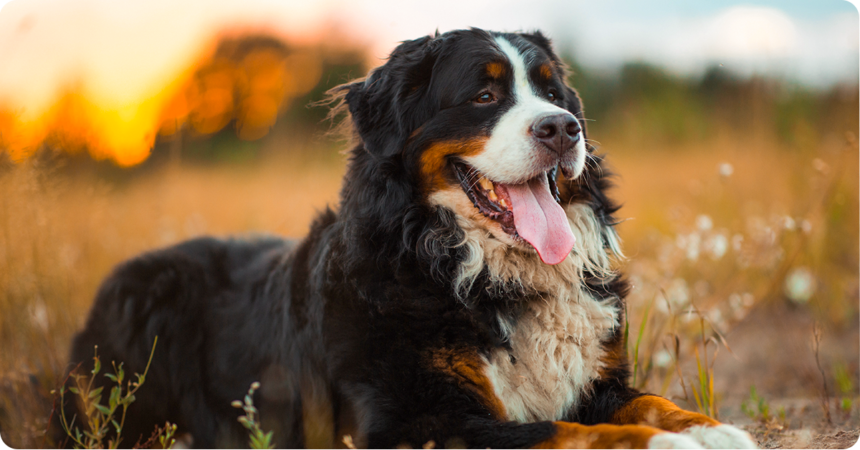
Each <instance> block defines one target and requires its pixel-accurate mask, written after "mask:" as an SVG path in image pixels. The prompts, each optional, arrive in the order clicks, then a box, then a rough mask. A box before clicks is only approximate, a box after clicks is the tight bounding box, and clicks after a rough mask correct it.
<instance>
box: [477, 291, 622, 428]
mask: <svg viewBox="0 0 860 450" xmlns="http://www.w3.org/2000/svg"><path fill="white" fill-rule="evenodd" d="M578 294H579V295H572V296H571V297H572V298H567V299H547V300H537V301H535V302H533V303H532V304H531V305H530V306H529V307H528V309H527V310H526V311H525V312H524V314H523V315H522V316H521V317H520V318H519V320H518V321H517V323H516V325H514V326H513V327H512V328H510V329H509V333H510V334H509V336H510V344H511V347H512V350H511V352H508V351H507V350H505V349H500V350H497V351H496V352H495V353H493V354H492V355H491V356H490V358H489V360H488V361H487V369H486V374H487V377H488V378H489V379H490V382H491V383H492V384H493V388H494V389H495V393H496V396H497V397H498V398H499V399H500V400H501V401H502V403H503V404H504V405H505V409H506V411H507V414H508V419H509V420H514V421H517V422H532V421H537V420H558V419H561V418H562V416H563V415H564V414H565V413H566V412H567V411H568V410H569V409H570V408H571V407H574V406H575V405H576V404H577V403H578V402H579V400H580V399H581V398H582V396H583V395H587V389H588V386H589V384H590V383H591V381H592V380H594V379H595V378H597V376H598V371H599V370H600V368H601V367H602V363H601V359H602V356H603V351H602V348H601V342H602V341H605V340H606V339H607V338H609V337H610V335H611V334H612V332H613V330H614V328H615V327H616V326H617V313H616V309H615V308H614V307H613V306H611V305H609V304H606V303H603V302H599V301H597V300H595V299H593V298H591V296H589V295H586V294H585V293H584V292H579V293H578ZM511 356H513V358H511Z"/></svg>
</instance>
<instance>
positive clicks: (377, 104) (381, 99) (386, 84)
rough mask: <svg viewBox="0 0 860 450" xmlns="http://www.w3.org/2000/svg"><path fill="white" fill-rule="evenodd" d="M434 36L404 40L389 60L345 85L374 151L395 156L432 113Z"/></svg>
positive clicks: (359, 129) (353, 113)
mask: <svg viewBox="0 0 860 450" xmlns="http://www.w3.org/2000/svg"><path fill="white" fill-rule="evenodd" d="M432 41H433V38H431V37H430V36H427V37H423V38H420V39H415V40H412V41H405V42H403V43H401V44H400V45H399V46H397V48H395V49H394V51H393V52H392V53H391V56H390V57H389V58H388V62H386V63H385V65H383V66H382V67H379V68H377V69H375V70H374V71H373V72H372V73H371V74H370V75H369V76H368V77H367V78H366V79H365V80H363V81H358V82H355V83H352V84H349V85H346V86H345V87H344V88H346V89H347V90H348V92H347V94H346V95H345V96H344V101H345V102H346V104H347V105H348V107H349V112H350V114H351V116H352V121H353V124H354V126H355V130H356V131H357V132H358V135H359V137H360V138H361V140H362V142H363V143H364V146H365V148H366V149H367V150H368V151H370V152H371V153H374V154H377V155H381V156H392V155H394V154H396V153H398V152H399V151H400V150H402V149H403V146H404V145H405V143H406V140H407V139H408V137H409V134H410V133H412V131H414V129H415V128H417V127H418V126H419V125H420V124H422V123H424V121H426V120H427V118H428V117H429V115H430V113H431V112H430V111H428V110H427V109H428V108H427V107H426V106H425V107H423V108H422V107H421V106H422V105H421V102H422V101H423V100H425V98H426V94H427V87H428V86H429V84H430V76H431V73H432V71H433V65H434V64H435V60H436V58H435V54H436V52H435V51H434V49H435V48H436V46H434V45H430V44H431V42H432Z"/></svg>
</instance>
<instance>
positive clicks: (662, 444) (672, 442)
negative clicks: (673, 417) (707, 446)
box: [648, 432, 702, 448]
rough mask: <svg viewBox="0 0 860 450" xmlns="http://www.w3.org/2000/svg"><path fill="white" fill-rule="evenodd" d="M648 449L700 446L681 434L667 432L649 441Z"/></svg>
mask: <svg viewBox="0 0 860 450" xmlns="http://www.w3.org/2000/svg"><path fill="white" fill-rule="evenodd" d="M648 448H702V446H701V445H700V444H699V443H698V442H696V441H695V440H693V439H690V438H689V437H687V436H684V435H683V434H679V433H668V432H667V433H660V434H658V435H655V436H654V437H652V438H651V439H649V440H648Z"/></svg>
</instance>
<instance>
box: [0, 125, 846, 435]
mask: <svg viewBox="0 0 860 450" xmlns="http://www.w3.org/2000/svg"><path fill="white" fill-rule="evenodd" d="M854 131H855V132H856V130H854ZM593 137H596V138H598V140H600V141H601V151H602V152H604V153H606V154H607V155H608V158H609V164H610V166H611V167H612V168H613V169H614V170H615V172H617V173H618V174H619V176H618V178H617V179H616V181H617V184H618V187H617V189H616V190H615V191H614V197H615V198H617V199H619V200H621V201H622V202H623V204H624V207H623V208H622V210H621V212H620V214H619V216H620V217H621V218H623V219H624V221H623V223H621V224H620V225H619V228H618V229H619V231H620V234H621V236H622V239H623V241H624V249H625V252H626V254H627V256H628V259H627V260H626V261H624V262H622V263H621V266H622V267H623V270H624V271H625V272H626V273H627V274H628V276H629V277H630V279H631V280H632V281H633V284H634V285H635V289H634V291H633V293H632V294H631V296H630V298H629V308H630V311H629V317H630V322H629V324H628V330H629V340H628V348H629V353H630V355H631V358H632V360H634V361H635V372H636V374H635V378H634V383H635V384H636V385H637V386H640V387H642V388H645V389H648V390H650V391H653V392H657V393H661V394H663V395H667V396H669V397H670V398H673V399H675V400H677V401H679V402H682V403H683V404H685V406H686V407H688V408H691V409H701V410H703V411H704V412H706V413H709V414H712V415H721V416H723V417H729V418H732V417H741V418H743V417H744V414H743V413H742V404H743V405H745V408H747V409H748V410H752V409H750V408H751V407H749V405H748V403H749V400H750V399H749V398H748V397H750V387H751V386H754V387H755V388H756V395H759V396H760V397H761V398H762V399H765V401H766V402H770V403H772V404H773V405H774V406H773V413H772V414H770V416H771V417H769V418H768V417H763V416H762V414H761V408H759V409H757V410H755V411H754V414H751V415H749V417H748V421H747V423H748V424H749V423H753V424H754V423H758V424H759V425H757V426H759V431H760V432H759V434H757V436H758V437H760V438H761V436H765V437H764V438H762V439H766V438H767V436H771V437H772V436H773V435H774V434H775V433H785V432H786V431H784V430H783V429H785V430H790V429H792V427H793V428H794V429H804V427H805V428H809V427H811V426H819V425H820V424H821V423H823V422H822V421H823V420H824V419H821V418H817V419H816V417H818V416H816V415H815V414H814V411H813V412H809V411H807V412H804V411H802V410H800V409H798V410H797V414H798V415H800V416H798V417H801V422H803V418H804V417H805V418H806V421H805V422H803V423H801V424H799V425H798V422H797V421H796V420H795V422H792V420H793V419H792V417H794V416H792V414H793V413H792V412H791V411H793V410H791V409H789V410H788V411H789V412H786V413H785V414H784V417H783V419H784V420H783V422H779V423H780V424H781V425H780V426H781V427H783V428H780V430H783V431H774V430H775V428H772V426H771V425H768V424H772V423H773V422H772V421H770V422H769V421H768V420H770V419H774V418H779V417H780V415H779V414H777V413H776V411H777V410H778V409H779V408H780V406H779V405H780V404H781V403H780V402H781V401H783V400H785V402H789V401H795V400H797V399H807V400H808V399H811V403H809V401H808V402H807V407H808V404H812V405H813V406H812V408H813V410H814V409H815V408H818V410H820V409H821V408H822V407H821V406H816V405H819V404H820V403H822V402H819V401H818V400H816V399H817V398H823V396H824V392H823V387H822V386H823V384H822V382H823V381H824V380H827V382H828V386H829V391H828V392H827V394H826V395H827V397H829V398H834V399H835V400H834V401H833V402H831V403H832V404H830V405H829V408H830V409H832V413H833V416H834V418H833V419H831V422H834V423H836V426H842V427H843V428H844V427H848V428H850V429H853V430H856V429H857V428H858V413H857V411H856V406H854V405H856V403H857V396H858V391H857V388H858V385H860V383H858V382H857V376H858V353H860V350H858V341H860V335H858V320H857V319H858V245H860V241H858V230H860V228H858V190H860V188H858V149H857V143H856V138H855V137H854V135H853V134H850V133H848V134H846V135H839V134H835V135H832V136H829V137H828V138H827V139H823V140H822V141H821V142H820V143H819V144H817V145H816V146H814V147H813V148H810V149H808V150H804V151H797V150H786V149H785V148H783V145H782V144H781V143H780V141H779V139H778V138H776V137H774V136H771V135H768V134H766V133H758V134H756V133H750V134H743V135H739V134H737V133H732V132H731V131H727V132H725V133H718V134H717V135H716V136H714V137H712V138H710V139H708V140H706V141H702V142H696V143H694V144H690V143H681V144H675V145H659V146H658V145H656V144H653V145H648V144H647V143H642V142H634V141H633V140H632V139H618V140H616V141H613V140H611V139H608V138H603V139H601V137H600V136H593ZM262 142H263V143H262V144H261V145H262V149H261V151H260V153H259V154H260V156H258V157H256V158H252V159H248V160H246V161H242V162H238V163H235V162H233V163H211V162H210V163H199V162H194V163H191V162H187V161H181V160H180V161H178V162H177V161H173V162H166V161H162V162H159V163H153V164H150V165H149V166H148V167H147V168H146V169H145V170H143V169H141V170H137V171H131V172H128V173H123V174H122V175H121V176H116V175H113V176H104V175H103V174H100V173H99V172H97V171H92V170H79V169H76V168H75V167H69V166H68V165H66V166H63V165H59V166H58V164H57V161H56V160H54V159H52V158H39V159H31V160H29V161H26V162H24V163H21V164H11V163H10V164H7V165H5V166H4V167H3V168H2V169H0V311H2V314H0V348H2V349H3V351H2V352H0V412H2V415H0V427H2V432H3V439H4V441H5V442H6V443H7V444H9V445H12V446H16V447H20V446H24V447H34V446H41V445H42V441H41V437H40V436H41V435H40V433H42V432H43V431H44V428H45V425H46V422H47V419H48V415H49V414H50V408H51V404H50V401H51V397H50V395H49V394H48V392H49V391H50V390H51V389H54V388H55V387H57V385H58V383H59V381H60V380H61V376H62V375H63V372H64V371H65V370H66V358H67V351H68V347H69V344H70V339H71V337H72V336H73V335H74V333H75V332H76V331H77V330H79V329H80V328H81V327H82V325H83V323H84V320H85V317H86V314H87V311H88V308H89V306H90V304H91V301H92V298H93V295H94V293H95V290H96V288H97V286H98V284H99V283H100V281H101V280H102V279H103V278H104V277H105V276H106V275H107V274H108V272H109V271H110V270H111V268H112V267H113V266H114V265H116V264H117V263H119V262H121V261H123V260H124V259H126V258H129V257H132V256H134V255H136V254H138V253H140V252H142V251H146V250H148V249H152V248H156V247H160V246H165V245H169V244H172V243H175V242H178V241H181V240H184V239H187V238H190V237H194V236H198V235H202V234H215V235H229V234H240V233H248V232H268V233H276V234H281V235H286V236H294V237H300V236H302V235H303V234H304V233H305V232H306V231H307V229H308V224H309V222H310V220H311V219H312V217H313V216H314V214H315V213H316V211H319V210H320V209H321V208H323V207H324V206H325V205H326V204H332V205H335V204H336V202H337V195H338V191H339V189H340V179H341V177H342V175H343V172H344V157H343V156H342V155H341V154H339V153H338V147H337V146H336V145H335V144H333V143H331V142H329V141H327V140H325V139H323V138H316V137H315V138H308V139H296V138H293V137H290V136H289V135H287V134H285V133H281V134H277V133H276V134H274V135H272V136H269V137H267V138H266V139H265V140H263V141H262ZM111 173H114V172H111ZM780 317H782V318H785V317H789V318H794V319H791V320H794V321H793V322H792V321H791V320H789V319H785V320H781V319H780V320H773V318H780ZM815 323H817V324H818V326H819V327H820V328H821V329H822V330H823V337H822V350H821V352H820V353H821V354H820V366H821V372H819V370H818V369H817V365H816V362H815V361H816V360H815V356H816V355H814V354H813V351H812V347H811V345H810V343H811V342H812V325H813V324H815ZM797 324H804V325H803V326H799V325H797ZM744 327H746V328H747V329H751V330H752V331H747V332H746V333H747V334H737V333H735V331H736V330H740V329H744ZM752 332H755V333H758V334H755V333H752ZM751 333H752V334H751ZM744 336H747V337H748V338H745V337H744ZM774 342H775V343H774ZM791 343H797V344H796V345H795V347H797V348H793V347H791V345H794V344H791ZM768 345H775V346H776V347H775V348H776V349H777V350H775V351H767V350H766V349H767V346H768ZM786 346H787V347H786ZM780 349H781V350H780ZM783 350H784V351H783ZM715 352H716V354H715ZM697 360H698V362H699V364H698V367H697ZM774 371H779V373H780V374H782V376H778V377H774V376H773V375H774ZM709 380H711V381H712V383H711V381H709ZM144 388H145V387H144ZM842 399H847V401H848V403H844V402H841V403H840V401H841V400H842ZM753 400H756V401H757V399H753ZM756 404H757V405H760V403H756ZM786 404H787V403H786ZM846 405H847V406H846ZM789 406H790V405H789ZM132 407H133V406H132ZM840 408H841V409H840ZM753 409H754V408H753ZM803 414H806V416H803ZM774 420H776V419H774ZM813 422H814V423H813ZM839 424H842V425H839ZM768 427H771V428H768ZM813 429H815V430H818V429H817V428H814V427H813ZM823 429H824V430H825V431H826V430H829V429H830V428H826V427H825V428H823ZM762 430H764V431H762ZM816 432H817V431H816ZM762 433H764V434H762ZM761 442H765V441H761Z"/></svg>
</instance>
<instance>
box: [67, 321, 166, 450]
mask: <svg viewBox="0 0 860 450" xmlns="http://www.w3.org/2000/svg"><path fill="white" fill-rule="evenodd" d="M157 343H158V337H157V336H156V338H155V340H154V341H153V343H152V351H151V352H150V354H149V360H148V361H147V363H146V369H145V370H144V371H143V374H135V377H136V378H137V379H136V380H134V381H132V380H126V379H125V371H124V370H123V368H122V366H123V363H119V365H117V364H116V362H115V361H112V362H111V366H113V373H105V374H104V376H105V377H106V378H108V379H110V380H111V381H112V382H114V383H115V384H116V385H115V386H113V387H112V388H111V390H110V394H109V396H108V402H107V404H106V405H105V404H102V397H103V390H104V386H99V387H97V388H93V384H94V381H95V379H96V376H97V375H98V374H99V372H101V369H102V365H101V359H100V358H99V355H98V346H96V347H95V349H94V356H93V369H92V370H91V371H90V376H86V375H81V374H78V373H75V372H72V373H71V374H70V376H71V377H72V378H73V379H74V380H75V385H76V386H71V387H68V392H71V393H72V394H74V395H76V396H77V397H78V398H79V399H80V404H81V408H80V409H81V411H83V412H84V414H85V417H84V418H83V419H85V420H86V427H85V428H84V429H83V430H82V429H81V427H78V426H76V425H75V421H76V420H77V419H78V417H77V416H74V417H72V418H71V419H70V418H68V417H66V413H65V409H64V408H63V407H62V405H63V404H65V396H66V391H67V388H66V386H65V385H63V386H62V387H61V388H60V391H59V396H60V424H61V425H62V427H63V431H65V433H66V435H68V436H69V438H71V440H72V442H73V445H74V446H75V447H77V448H88V449H101V448H118V447H119V445H120V443H122V429H123V426H124V425H125V418H126V413H127V412H128V408H129V406H130V405H131V404H132V403H134V401H135V395H134V394H135V393H137V391H138V390H139V389H140V388H141V386H143V383H144V382H145V381H146V375H147V373H149V366H150V364H151V363H152V357H153V356H154V355H155V346H156V344H157ZM126 382H127V383H126ZM123 383H126V384H125V389H123ZM175 432H176V426H175V425H171V424H170V423H167V424H165V427H164V428H158V427H156V434H155V435H156V436H158V437H159V443H160V444H161V446H162V448H171V447H172V446H173V443H174V442H175V440H174V439H173V434H174V433H175ZM113 433H116V434H115V435H114V434H113ZM150 440H153V439H150Z"/></svg>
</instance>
